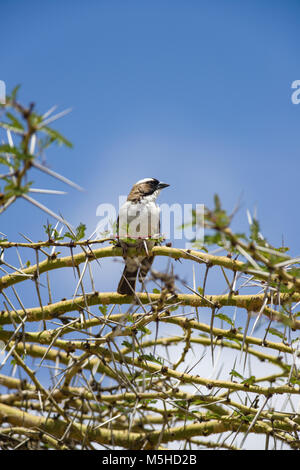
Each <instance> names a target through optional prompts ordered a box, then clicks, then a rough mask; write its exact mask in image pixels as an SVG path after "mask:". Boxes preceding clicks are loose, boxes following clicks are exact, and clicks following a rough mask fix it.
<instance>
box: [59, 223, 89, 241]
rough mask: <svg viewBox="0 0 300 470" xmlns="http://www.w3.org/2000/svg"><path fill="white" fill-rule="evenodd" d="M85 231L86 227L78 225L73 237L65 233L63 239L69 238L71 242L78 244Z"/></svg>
mask: <svg viewBox="0 0 300 470" xmlns="http://www.w3.org/2000/svg"><path fill="white" fill-rule="evenodd" d="M85 230H86V225H84V224H82V223H80V224H79V225H78V227H76V233H75V235H73V233H70V232H66V233H65V235H64V236H65V237H68V238H71V240H74V241H75V242H78V241H79V240H81V239H82V238H83V237H84V235H85Z"/></svg>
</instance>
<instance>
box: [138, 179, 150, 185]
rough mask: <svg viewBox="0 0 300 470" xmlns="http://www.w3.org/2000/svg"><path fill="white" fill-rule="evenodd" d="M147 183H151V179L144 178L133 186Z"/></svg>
mask: <svg viewBox="0 0 300 470" xmlns="http://www.w3.org/2000/svg"><path fill="white" fill-rule="evenodd" d="M149 181H153V178H144V179H142V180H139V181H137V182H136V183H135V184H141V183H148V182H149Z"/></svg>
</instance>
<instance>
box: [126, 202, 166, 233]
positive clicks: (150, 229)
mask: <svg viewBox="0 0 300 470" xmlns="http://www.w3.org/2000/svg"><path fill="white" fill-rule="evenodd" d="M159 218H160V210H159V207H158V206H157V205H156V204H155V203H153V202H149V203H147V202H143V203H137V204H133V203H131V202H129V201H127V202H126V203H125V204H124V205H123V206H122V207H121V209H120V212H119V237H120V238H122V237H123V238H137V239H138V238H146V237H149V236H150V237H154V236H158V235H159V232H160V224H159Z"/></svg>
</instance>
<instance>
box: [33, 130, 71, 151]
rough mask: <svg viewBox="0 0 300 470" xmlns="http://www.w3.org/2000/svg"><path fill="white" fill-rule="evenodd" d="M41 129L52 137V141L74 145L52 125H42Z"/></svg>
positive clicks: (69, 145)
mask: <svg viewBox="0 0 300 470" xmlns="http://www.w3.org/2000/svg"><path fill="white" fill-rule="evenodd" d="M40 130H41V131H43V132H45V133H46V134H47V135H48V136H49V137H50V138H51V141H52V142H56V143H58V145H66V146H67V147H69V148H72V147H73V144H72V142H70V141H69V140H68V139H66V137H64V136H63V135H62V134H61V133H60V132H58V131H56V130H54V129H52V128H51V127H48V126H42V127H40Z"/></svg>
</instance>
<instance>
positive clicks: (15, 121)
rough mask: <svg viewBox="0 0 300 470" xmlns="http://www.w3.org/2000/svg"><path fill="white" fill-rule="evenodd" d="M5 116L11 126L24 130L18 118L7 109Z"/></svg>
mask: <svg viewBox="0 0 300 470" xmlns="http://www.w3.org/2000/svg"><path fill="white" fill-rule="evenodd" d="M6 117H7V118H8V119H9V120H10V122H11V124H12V126H14V127H16V128H17V129H20V130H22V131H23V130H24V127H23V125H22V124H21V123H20V121H18V119H17V118H16V117H15V116H14V115H13V114H12V113H10V112H9V111H8V112H7V113H6Z"/></svg>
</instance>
